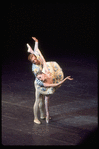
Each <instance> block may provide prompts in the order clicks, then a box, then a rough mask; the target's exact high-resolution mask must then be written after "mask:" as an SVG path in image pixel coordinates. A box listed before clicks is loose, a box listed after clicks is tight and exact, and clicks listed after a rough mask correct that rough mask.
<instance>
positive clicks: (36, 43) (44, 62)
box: [32, 37, 48, 72]
mask: <svg viewBox="0 0 99 149" xmlns="http://www.w3.org/2000/svg"><path fill="white" fill-rule="evenodd" d="M32 39H33V40H34V41H35V46H34V51H37V52H38V53H39V54H40V56H41V58H42V60H43V67H44V68H45V71H46V72H48V68H47V65H46V61H45V58H44V56H43V55H42V53H41V51H40V50H39V49H38V40H37V39H36V38H35V37H32Z"/></svg>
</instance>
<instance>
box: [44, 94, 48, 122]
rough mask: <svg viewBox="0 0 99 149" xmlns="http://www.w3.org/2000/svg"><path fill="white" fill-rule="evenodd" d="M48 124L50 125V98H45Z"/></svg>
mask: <svg viewBox="0 0 99 149" xmlns="http://www.w3.org/2000/svg"><path fill="white" fill-rule="evenodd" d="M45 110H46V123H49V96H45Z"/></svg>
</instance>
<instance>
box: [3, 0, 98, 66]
mask: <svg viewBox="0 0 99 149" xmlns="http://www.w3.org/2000/svg"><path fill="white" fill-rule="evenodd" d="M3 7H4V9H3V11H2V16H3V18H2V22H3V28H2V29H3V38H2V39H3V42H2V43H3V49H2V63H8V62H12V63H13V62H15V61H16V62H17V61H27V56H28V53H27V48H26V43H29V44H30V45H31V46H34V42H33V41H32V39H31V37H32V36H35V37H37V38H38V40H39V48H40V50H41V51H42V53H43V54H44V56H45V58H46V59H49V60H50V59H51V58H52V57H53V58H60V57H64V58H69V57H70V58H80V59H81V58H82V59H91V60H93V61H96V55H97V54H96V22H95V19H96V14H95V12H96V6H95V3H94V2H90V3H70V2H67V3H32V2H31V3H26V2H24V3H18V2H17V3H15V2H14V3H8V4H4V5H3ZM5 10H6V11H5Z"/></svg>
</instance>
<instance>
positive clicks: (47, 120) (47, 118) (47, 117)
mask: <svg viewBox="0 0 99 149" xmlns="http://www.w3.org/2000/svg"><path fill="white" fill-rule="evenodd" d="M46 123H49V115H47V116H46Z"/></svg>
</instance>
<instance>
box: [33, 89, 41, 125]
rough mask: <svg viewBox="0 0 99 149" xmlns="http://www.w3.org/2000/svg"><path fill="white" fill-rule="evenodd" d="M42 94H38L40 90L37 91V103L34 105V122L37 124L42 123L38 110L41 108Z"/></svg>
mask: <svg viewBox="0 0 99 149" xmlns="http://www.w3.org/2000/svg"><path fill="white" fill-rule="evenodd" d="M40 95H41V94H40V93H39V92H38V90H37V89H36V90H35V103H34V107H33V111H34V122H35V123H37V124H40V123H41V122H40V121H39V120H38V108H39V102H40Z"/></svg>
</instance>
